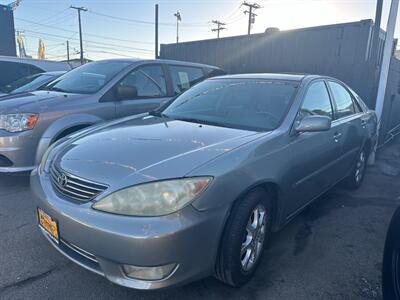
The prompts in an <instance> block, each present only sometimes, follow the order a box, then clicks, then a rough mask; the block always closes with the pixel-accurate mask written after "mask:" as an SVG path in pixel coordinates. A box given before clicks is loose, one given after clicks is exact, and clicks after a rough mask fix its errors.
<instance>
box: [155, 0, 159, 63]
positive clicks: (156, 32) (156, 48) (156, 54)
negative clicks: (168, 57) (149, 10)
mask: <svg viewBox="0 0 400 300" xmlns="http://www.w3.org/2000/svg"><path fill="white" fill-rule="evenodd" d="M155 9H156V11H155V19H156V20H155V33H154V34H155V48H154V52H155V53H154V54H155V58H156V59H157V58H158V4H156V8H155Z"/></svg>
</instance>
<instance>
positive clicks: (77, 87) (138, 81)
mask: <svg viewBox="0 0 400 300" xmlns="http://www.w3.org/2000/svg"><path fill="white" fill-rule="evenodd" d="M221 74H224V72H223V71H222V70H220V69H218V68H216V67H212V66H207V65H201V64H195V63H187V62H178V61H168V60H143V59H141V60H139V59H115V60H103V61H97V62H92V63H88V64H86V65H83V66H81V67H79V68H76V69H74V70H72V71H70V72H68V73H66V74H64V75H63V76H61V77H59V78H58V79H56V80H55V81H53V82H51V83H50V84H49V85H48V86H47V87H46V88H45V89H44V90H40V91H35V92H30V93H22V94H17V95H10V96H5V97H2V98H1V99H0V172H21V171H30V170H32V169H33V168H34V167H35V166H36V165H38V163H39V162H40V160H41V157H42V155H43V153H44V152H45V150H46V149H47V148H48V147H49V145H51V144H52V143H53V142H55V141H56V140H58V139H60V138H62V137H64V136H66V135H69V134H71V133H72V132H75V131H78V130H80V129H82V128H85V127H88V126H90V125H93V124H95V123H98V122H102V121H105V120H109V119H115V118H120V117H125V116H129V115H135V114H139V113H143V112H149V111H152V110H154V109H156V108H158V107H159V106H160V105H161V104H163V103H165V102H167V101H168V100H170V99H171V98H173V97H174V96H175V95H178V94H180V93H181V92H183V91H185V90H187V89H189V88H190V87H191V86H193V85H194V84H196V83H198V82H200V81H202V80H204V79H205V78H208V77H212V76H215V75H221Z"/></svg>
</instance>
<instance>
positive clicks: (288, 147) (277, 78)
mask: <svg viewBox="0 0 400 300" xmlns="http://www.w3.org/2000/svg"><path fill="white" fill-rule="evenodd" d="M376 129H377V122H376V115H375V113H374V112H373V111H371V110H369V109H368V108H367V107H366V106H365V104H364V103H363V101H362V100H361V99H360V98H359V97H358V96H357V94H355V93H354V92H353V91H352V90H351V89H350V88H349V87H348V86H346V85H345V84H343V83H342V82H340V81H338V80H336V79H334V78H329V77H322V76H314V75H308V76H303V75H282V74H247V75H246V74H245V75H232V76H222V77H216V78H212V79H208V80H205V81H203V82H201V83H199V84H198V85H196V86H194V87H193V88H191V89H189V90H188V91H186V92H184V93H183V94H182V95H180V96H178V97H177V98H176V99H175V100H174V101H171V102H169V103H167V104H166V105H164V107H162V108H160V109H158V110H156V111H154V112H152V113H145V114H141V115H137V116H133V117H127V118H124V119H120V120H116V121H113V122H109V123H106V124H102V125H97V126H94V127H91V128H88V129H86V130H85V131H83V132H79V133H76V134H73V135H70V136H68V137H67V138H65V139H63V140H60V141H59V142H58V143H55V144H53V146H52V147H51V148H50V149H49V150H48V151H47V152H46V154H45V155H44V158H43V161H42V163H41V165H40V167H39V169H38V170H35V171H33V173H32V176H31V187H32V189H33V191H34V194H35V199H36V207H37V208H38V210H37V213H38V220H39V225H40V228H41V229H42V232H43V234H44V235H45V237H47V238H48V240H49V242H50V243H51V244H52V245H53V246H54V247H55V248H56V249H57V250H58V251H60V252H61V253H62V254H64V255H65V256H66V257H68V258H70V259H71V260H72V261H74V262H76V263H78V264H79V265H81V266H83V267H84V268H86V269H88V270H91V271H93V272H95V273H97V274H100V275H103V276H105V277H106V278H107V279H109V280H110V281H112V282H114V283H116V284H119V285H123V286H127V287H131V288H137V289H158V288H164V287H167V286H173V285H178V284H183V283H187V282H189V281H192V280H195V279H199V278H202V277H205V276H208V275H213V274H214V275H215V276H216V277H217V278H218V279H220V280H221V281H223V282H225V283H227V284H229V285H232V286H241V285H243V284H244V283H245V282H247V281H248V280H249V279H250V278H251V276H252V275H253V274H254V272H255V270H256V269H257V266H258V264H259V263H260V258H261V256H262V253H263V249H264V246H265V244H266V243H267V240H268V238H269V236H270V232H271V231H277V230H278V229H280V228H282V227H283V226H284V225H285V224H286V223H288V222H289V221H290V220H291V219H292V218H293V217H294V216H296V215H297V214H298V213H299V212H301V211H302V210H303V209H304V208H305V207H306V206H308V205H309V204H310V203H311V202H312V201H313V200H315V199H316V198H317V197H319V196H320V195H321V194H323V193H324V192H326V191H327V190H329V189H330V188H331V187H333V186H334V185H335V184H337V183H338V182H341V181H344V183H345V184H346V185H347V186H348V187H350V188H358V187H359V186H360V185H361V183H362V181H363V178H364V174H365V169H366V162H367V158H368V155H369V153H370V152H371V150H372V147H373V145H374V144H375V140H376Z"/></svg>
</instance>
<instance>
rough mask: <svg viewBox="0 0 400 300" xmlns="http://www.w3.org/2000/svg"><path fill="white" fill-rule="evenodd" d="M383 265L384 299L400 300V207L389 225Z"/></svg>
mask: <svg viewBox="0 0 400 300" xmlns="http://www.w3.org/2000/svg"><path fill="white" fill-rule="evenodd" d="M382 265H383V268H382V293H383V299H384V300H400V207H399V208H397V210H396V211H395V213H394V214H393V217H392V220H391V222H390V225H389V229H388V232H387V235H386V242H385V251H384V255H383V264H382Z"/></svg>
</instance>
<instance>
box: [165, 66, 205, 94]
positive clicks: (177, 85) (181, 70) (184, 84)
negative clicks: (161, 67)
mask: <svg viewBox="0 0 400 300" xmlns="http://www.w3.org/2000/svg"><path fill="white" fill-rule="evenodd" d="M169 69H170V71H171V77H172V85H173V89H174V94H175V95H179V94H181V93H183V92H184V91H186V90H188V89H190V88H191V87H192V86H193V85H195V84H196V83H199V82H200V81H203V80H204V78H205V76H204V73H203V70H202V69H201V68H197V67H187V66H169Z"/></svg>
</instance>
